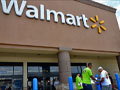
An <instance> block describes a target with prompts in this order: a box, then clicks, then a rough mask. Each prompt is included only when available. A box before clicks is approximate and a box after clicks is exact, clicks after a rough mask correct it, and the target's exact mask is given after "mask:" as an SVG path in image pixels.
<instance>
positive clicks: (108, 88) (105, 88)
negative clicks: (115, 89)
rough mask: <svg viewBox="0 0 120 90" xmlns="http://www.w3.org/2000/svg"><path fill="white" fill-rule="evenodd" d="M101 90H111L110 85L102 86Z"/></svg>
mask: <svg viewBox="0 0 120 90" xmlns="http://www.w3.org/2000/svg"><path fill="white" fill-rule="evenodd" d="M102 90H112V85H102Z"/></svg>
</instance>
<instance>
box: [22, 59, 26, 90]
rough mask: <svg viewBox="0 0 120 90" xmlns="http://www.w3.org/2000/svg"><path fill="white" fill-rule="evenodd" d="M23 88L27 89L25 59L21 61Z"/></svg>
mask: <svg viewBox="0 0 120 90" xmlns="http://www.w3.org/2000/svg"><path fill="white" fill-rule="evenodd" d="M23 90H27V61H24V63H23Z"/></svg>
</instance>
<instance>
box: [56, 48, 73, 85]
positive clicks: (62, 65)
mask: <svg viewBox="0 0 120 90" xmlns="http://www.w3.org/2000/svg"><path fill="white" fill-rule="evenodd" d="M70 50H72V49H63V48H62V49H61V48H60V52H59V54H58V58H59V61H58V64H59V78H60V83H61V84H68V82H69V81H68V77H69V76H71V63H70V54H69V51H70Z"/></svg>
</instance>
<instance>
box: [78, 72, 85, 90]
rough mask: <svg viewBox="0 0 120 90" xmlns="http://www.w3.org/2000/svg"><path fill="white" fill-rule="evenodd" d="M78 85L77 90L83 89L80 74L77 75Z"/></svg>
mask: <svg viewBox="0 0 120 90" xmlns="http://www.w3.org/2000/svg"><path fill="white" fill-rule="evenodd" d="M76 87H77V90H83V85H82V79H81V77H80V74H77V76H76Z"/></svg>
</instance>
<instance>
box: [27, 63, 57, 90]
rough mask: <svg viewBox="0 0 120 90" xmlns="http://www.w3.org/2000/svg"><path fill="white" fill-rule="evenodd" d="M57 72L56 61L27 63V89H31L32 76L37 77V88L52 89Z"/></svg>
mask: <svg viewBox="0 0 120 90" xmlns="http://www.w3.org/2000/svg"><path fill="white" fill-rule="evenodd" d="M58 72H59V70H58V64H57V63H49V64H48V63H28V90H32V80H33V78H37V79H38V88H39V89H38V90H54V80H55V79H56V78H58Z"/></svg>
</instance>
